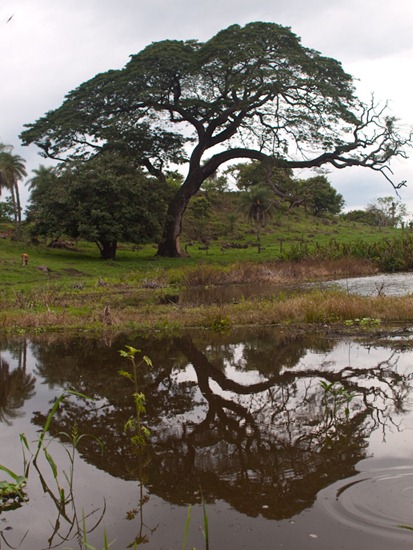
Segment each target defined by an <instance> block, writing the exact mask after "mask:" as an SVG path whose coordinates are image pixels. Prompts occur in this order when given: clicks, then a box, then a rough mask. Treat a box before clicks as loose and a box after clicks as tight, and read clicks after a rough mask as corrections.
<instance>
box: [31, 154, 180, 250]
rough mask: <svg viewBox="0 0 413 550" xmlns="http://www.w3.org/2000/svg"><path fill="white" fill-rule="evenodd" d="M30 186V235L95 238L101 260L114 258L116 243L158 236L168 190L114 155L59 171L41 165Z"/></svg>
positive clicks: (147, 240)
mask: <svg viewBox="0 0 413 550" xmlns="http://www.w3.org/2000/svg"><path fill="white" fill-rule="evenodd" d="M30 184H31V195H30V206H29V209H28V220H29V221H31V222H32V233H33V234H35V235H45V236H47V237H49V238H51V239H56V238H59V237H60V236H61V235H66V236H69V237H71V238H74V239H77V238H84V239H86V240H88V241H91V242H95V243H96V245H97V247H98V248H99V251H100V254H101V257H102V258H103V259H105V260H106V259H115V257H116V250H117V244H118V242H119V241H123V242H133V243H143V242H153V241H154V240H156V239H158V238H159V236H160V234H161V229H162V222H163V219H164V216H165V212H166V207H167V201H168V198H169V197H168V192H169V194H170V188H169V187H168V186H164V185H161V184H160V183H159V182H158V181H157V180H156V179H155V178H153V177H151V178H150V177H148V176H145V175H144V174H142V171H141V170H140V169H139V170H136V168H135V167H134V166H133V165H131V164H130V163H128V161H127V159H125V158H123V157H121V156H119V155H118V154H115V153H111V154H109V153H106V154H103V155H100V156H98V157H96V158H94V159H92V160H90V161H89V162H88V163H82V162H79V161H73V162H72V163H70V164H68V165H65V166H63V167H61V168H60V169H45V168H44V167H40V168H39V170H38V171H37V173H36V175H35V177H34V178H32V180H31V182H30Z"/></svg>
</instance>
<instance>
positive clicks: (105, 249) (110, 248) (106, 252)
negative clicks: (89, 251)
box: [96, 240, 118, 260]
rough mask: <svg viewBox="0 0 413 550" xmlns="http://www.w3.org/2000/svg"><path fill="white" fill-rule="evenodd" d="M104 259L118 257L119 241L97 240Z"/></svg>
mask: <svg viewBox="0 0 413 550" xmlns="http://www.w3.org/2000/svg"><path fill="white" fill-rule="evenodd" d="M96 244H97V246H98V248H99V250H100V257H101V258H102V260H114V259H115V258H116V249H117V247H118V242H117V241H106V240H100V241H96Z"/></svg>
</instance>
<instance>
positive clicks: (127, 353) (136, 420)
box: [119, 346, 152, 448]
mask: <svg viewBox="0 0 413 550" xmlns="http://www.w3.org/2000/svg"><path fill="white" fill-rule="evenodd" d="M119 353H120V355H121V356H122V357H125V358H126V359H129V361H130V364H131V366H132V372H131V373H130V372H129V371H126V370H120V371H119V374H120V375H121V376H123V377H125V378H127V379H128V380H130V381H131V382H132V384H133V386H134V392H133V394H132V397H133V401H134V403H135V415H134V416H131V417H130V418H129V420H127V422H126V423H125V426H124V431H125V432H126V431H130V432H134V435H132V437H131V442H132V443H133V445H135V446H136V447H137V448H139V447H142V446H143V445H145V444H146V442H147V439H148V437H149V436H150V431H149V430H148V428H147V427H146V426H144V425H143V424H142V415H144V414H145V412H146V408H145V404H146V397H145V394H144V393H143V392H141V391H139V387H138V369H139V368H140V367H141V366H143V365H146V366H148V367H152V361H151V360H150V358H149V357H147V356H146V355H144V356H143V357H142V359H141V360H140V361H138V362H137V361H136V355H137V354H138V353H141V350H139V349H136V348H133V347H132V346H126V350H120V352H119Z"/></svg>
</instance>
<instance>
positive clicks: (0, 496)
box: [0, 464, 27, 514]
mask: <svg viewBox="0 0 413 550" xmlns="http://www.w3.org/2000/svg"><path fill="white" fill-rule="evenodd" d="M0 470H1V471H3V472H5V473H6V474H7V475H8V476H9V477H11V478H12V481H10V480H2V481H0V514H1V513H2V512H4V511H5V510H14V509H16V508H19V507H20V506H21V505H22V504H23V502H24V501H25V500H26V499H27V497H26V495H25V493H24V488H25V486H26V484H27V477H26V476H22V475H18V474H15V473H14V472H13V471H12V470H10V469H9V468H6V467H5V466H2V465H1V464H0Z"/></svg>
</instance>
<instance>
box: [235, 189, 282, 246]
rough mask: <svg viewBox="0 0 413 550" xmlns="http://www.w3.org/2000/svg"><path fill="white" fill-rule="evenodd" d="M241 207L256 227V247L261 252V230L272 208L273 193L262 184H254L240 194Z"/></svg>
mask: <svg viewBox="0 0 413 550" xmlns="http://www.w3.org/2000/svg"><path fill="white" fill-rule="evenodd" d="M240 199H241V208H242V210H243V211H244V212H245V213H246V215H247V218H248V220H249V222H250V223H252V224H254V225H255V226H256V228H257V248H258V253H260V252H261V230H262V228H263V227H265V225H266V223H267V220H268V219H269V218H271V216H272V214H273V212H274V208H275V202H274V195H273V193H272V192H271V191H270V190H269V189H268V187H266V186H264V185H254V186H252V187H250V188H249V190H248V191H245V192H244V193H242V194H241V197H240Z"/></svg>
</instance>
